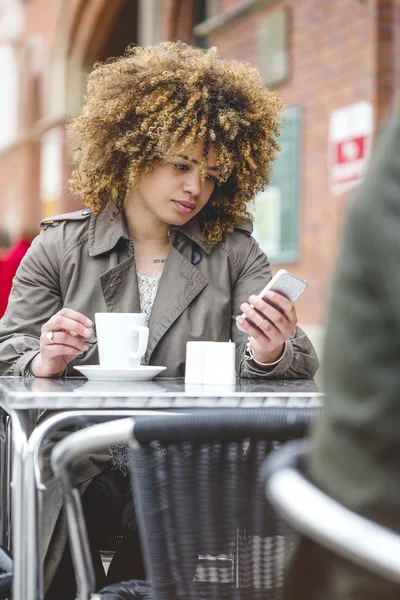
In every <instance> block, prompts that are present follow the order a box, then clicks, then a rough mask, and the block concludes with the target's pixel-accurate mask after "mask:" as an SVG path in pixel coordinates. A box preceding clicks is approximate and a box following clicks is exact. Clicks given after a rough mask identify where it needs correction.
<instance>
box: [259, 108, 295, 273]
mask: <svg viewBox="0 0 400 600" xmlns="http://www.w3.org/2000/svg"><path fill="white" fill-rule="evenodd" d="M301 126H302V112H301V109H300V108H299V107H291V108H289V109H288V111H287V117H286V121H285V123H284V126H283V128H282V132H281V136H280V138H279V143H280V146H281V151H280V152H279V154H278V158H277V159H276V161H275V163H274V166H273V169H274V170H273V175H272V178H271V181H270V184H269V185H268V187H267V188H266V190H265V191H264V192H261V193H260V194H258V195H257V196H256V198H255V202H254V209H253V213H254V237H255V238H256V240H257V241H258V243H259V244H260V246H261V247H262V249H263V250H264V252H265V253H266V254H267V256H268V258H269V260H270V261H271V263H273V264H276V263H290V262H297V261H298V260H299V205H300V144H301Z"/></svg>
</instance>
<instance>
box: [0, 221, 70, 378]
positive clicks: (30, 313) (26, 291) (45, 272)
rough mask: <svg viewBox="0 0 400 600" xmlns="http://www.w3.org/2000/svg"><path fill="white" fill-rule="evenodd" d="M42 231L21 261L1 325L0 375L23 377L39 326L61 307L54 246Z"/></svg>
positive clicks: (49, 234) (36, 346) (34, 349)
mask: <svg viewBox="0 0 400 600" xmlns="http://www.w3.org/2000/svg"><path fill="white" fill-rule="evenodd" d="M52 237H53V234H52V231H51V228H50V229H49V230H46V231H43V232H42V233H41V234H40V235H39V236H38V237H37V238H36V239H35V240H34V241H33V243H32V246H31V247H30V249H29V250H28V252H27V254H26V255H25V257H24V258H23V260H22V262H21V264H20V266H19V268H18V270H17V273H16V276H15V278H14V281H13V287H12V290H11V294H10V298H9V303H8V307H7V310H6V313H5V315H4V317H3V318H2V319H1V321H0V375H8V376H22V375H23V374H24V370H25V367H26V365H27V364H28V363H29V362H30V361H31V360H32V358H33V357H34V356H35V355H36V354H37V353H38V351H39V347H40V342H39V338H40V330H41V326H42V325H43V324H44V323H45V322H46V321H48V320H49V319H50V317H52V316H53V315H54V314H55V313H56V312H58V311H59V310H60V309H61V308H62V306H63V302H62V297H61V292H60V285H59V269H58V260H57V254H58V253H57V248H56V244H53V243H51V239H52Z"/></svg>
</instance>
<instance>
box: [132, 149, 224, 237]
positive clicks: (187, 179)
mask: <svg viewBox="0 0 400 600" xmlns="http://www.w3.org/2000/svg"><path fill="white" fill-rule="evenodd" d="M203 150H204V143H203V142H198V143H196V144H190V145H189V146H186V147H185V148H184V149H183V150H179V151H178V152H177V153H176V154H171V157H170V158H169V159H168V160H167V161H165V162H163V163H159V164H157V165H156V166H155V167H154V169H153V170H152V171H151V172H150V173H148V174H145V175H143V176H142V178H141V179H140V181H139V184H138V185H137V187H135V188H134V189H133V190H132V192H131V193H130V194H129V195H128V197H127V200H126V201H125V205H126V208H129V209H132V208H133V207H135V214H138V213H137V212H136V211H140V213H142V214H143V213H149V214H150V215H151V216H152V217H153V218H155V219H156V220H157V221H161V222H162V223H165V224H168V225H178V226H179V225H184V224H185V223H186V222H187V221H189V220H190V219H191V218H192V217H194V216H195V215H197V214H198V213H199V212H200V211H201V209H202V208H203V207H204V206H205V205H206V204H207V202H208V200H209V199H210V196H211V194H212V193H213V191H214V188H215V186H216V183H217V180H218V171H217V167H216V157H215V152H214V150H213V148H210V150H209V152H208V156H207V170H206V178H205V180H204V183H203V186H202V185H201V180H200V163H201V160H202V158H203Z"/></svg>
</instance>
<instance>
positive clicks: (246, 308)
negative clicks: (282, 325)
mask: <svg viewBox="0 0 400 600" xmlns="http://www.w3.org/2000/svg"><path fill="white" fill-rule="evenodd" d="M250 297H252V296H250ZM255 298H256V297H255ZM257 300H258V301H260V298H257ZM257 304H258V306H259V307H260V308H261V309H263V310H264V308H266V306H267V305H266V303H265V302H264V301H263V300H261V303H260V302H258V303H257ZM240 308H241V309H242V310H243V312H244V314H245V315H246V316H247V318H248V319H250V321H251V322H252V323H251V324H252V325H253V326H254V325H255V327H256V328H260V327H261V324H263V329H262V331H263V332H264V333H266V331H267V324H269V325H270V326H271V330H273V329H276V327H275V325H274V323H272V321H271V322H270V321H269V317H268V316H267V314H266V311H265V312H262V311H261V310H259V309H256V308H255V307H254V306H253V305H252V304H247V302H245V303H244V304H242V305H241V307H240Z"/></svg>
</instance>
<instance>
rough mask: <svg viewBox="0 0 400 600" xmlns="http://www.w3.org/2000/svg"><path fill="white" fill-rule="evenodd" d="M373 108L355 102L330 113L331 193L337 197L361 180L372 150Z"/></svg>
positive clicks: (365, 103) (369, 105) (369, 104)
mask: <svg viewBox="0 0 400 600" xmlns="http://www.w3.org/2000/svg"><path fill="white" fill-rule="evenodd" d="M372 133H373V108H372V104H371V103H370V102H357V103H355V104H350V105H349V106H346V107H344V108H341V109H339V110H335V111H333V113H332V114H331V117H330V120H329V154H328V155H329V174H330V191H331V193H332V194H335V195H340V194H343V193H344V192H346V191H347V190H349V189H351V188H353V187H355V186H356V185H357V184H358V183H360V182H361V181H362V179H363V178H364V174H365V169H366V164H367V161H368V157H369V154H370V150H371V141H372Z"/></svg>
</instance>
